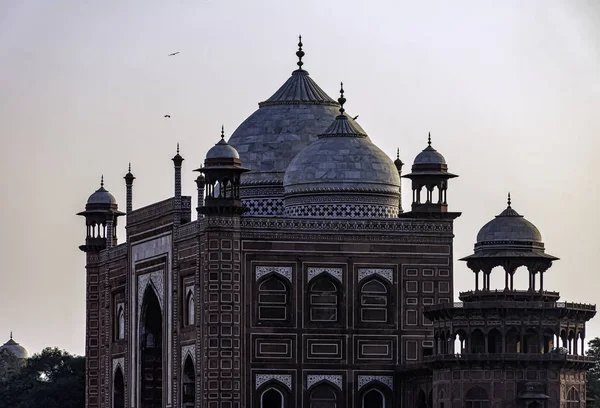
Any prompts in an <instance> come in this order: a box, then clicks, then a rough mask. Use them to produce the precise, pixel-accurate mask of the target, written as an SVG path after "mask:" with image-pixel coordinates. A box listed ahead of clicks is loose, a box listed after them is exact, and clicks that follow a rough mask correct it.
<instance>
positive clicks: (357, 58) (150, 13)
mask: <svg viewBox="0 0 600 408" xmlns="http://www.w3.org/2000/svg"><path fill="white" fill-rule="evenodd" d="M300 33H301V34H302V36H303V42H304V44H305V47H304V50H305V52H306V56H305V58H304V61H305V65H304V68H306V69H307V70H308V71H309V72H310V74H311V76H312V78H313V79H315V80H316V81H317V83H318V84H319V85H320V86H321V87H322V88H323V89H324V90H325V91H327V92H328V93H329V95H330V96H332V97H334V98H337V90H338V84H339V82H340V80H343V81H344V85H345V86H344V87H345V90H346V95H345V96H346V97H347V99H348V102H347V104H346V108H347V110H348V112H349V113H350V114H353V115H357V114H359V115H360V118H359V122H360V124H361V125H362V127H363V128H364V129H365V130H366V131H367V133H369V135H370V137H371V139H372V140H373V141H374V142H375V143H376V144H378V145H379V146H380V147H381V148H382V149H383V150H384V151H386V152H388V154H389V155H390V156H392V157H393V156H395V151H396V148H397V147H400V155H401V158H402V160H403V161H404V162H405V163H407V165H408V167H410V164H411V163H412V160H413V158H414V157H415V155H416V154H417V153H418V152H419V151H421V150H422V149H423V148H424V147H425V146H426V138H427V132H428V131H431V134H432V138H433V145H434V147H435V148H437V149H438V150H439V151H440V152H441V153H443V154H444V155H445V157H446V159H447V161H448V163H449V169H450V171H451V172H452V173H456V174H459V175H460V177H459V178H458V179H454V180H451V181H450V188H449V192H448V200H449V204H450V209H451V210H453V211H462V212H463V215H462V216H461V217H460V218H459V219H458V220H457V221H456V224H455V226H456V228H455V231H456V240H455V246H454V252H455V257H456V258H460V257H462V256H465V255H468V254H470V253H471V251H472V246H473V243H474V240H475V236H476V234H477V231H478V230H479V228H480V227H481V226H483V224H485V223H486V222H487V221H489V220H490V219H491V218H493V216H494V215H497V214H498V213H500V212H501V211H502V210H503V209H504V208H505V202H506V193H507V192H508V191H510V192H511V193H512V197H513V207H514V208H515V209H516V210H517V211H519V212H520V213H521V214H524V215H525V216H526V217H527V218H528V219H529V220H530V221H532V222H533V223H534V224H535V225H537V227H538V228H539V229H540V231H541V232H542V235H543V238H544V241H545V243H546V249H547V251H548V252H549V253H551V254H553V255H555V256H558V257H560V258H561V260H560V261H558V262H556V263H555V265H554V266H553V267H552V268H551V269H550V270H549V272H548V273H547V274H546V275H545V287H546V288H548V289H554V290H560V291H561V294H562V299H563V300H570V301H574V300H576V301H581V302H588V303H596V302H598V303H600V296H599V294H598V293H599V289H600V285H599V284H600V277H599V276H598V275H599V274H600V271H599V270H598V266H597V265H598V261H597V259H598V254H599V252H600V238H599V235H598V231H600V220H599V215H598V204H599V198H600V192H599V191H598V174H599V171H600V166H599V164H598V159H599V153H598V149H599V148H600V146H599V144H600V143H599V141H598V136H599V135H600V115H599V101H600V3H598V2H597V1H595V0H589V1H563V2H560V1H548V0H540V1H526V2H524V1H520V0H515V1H502V2H500V1H482V0H476V1H452V2H449V1H439V2H435V1H407V2H400V1H397V0H392V1H369V2H367V1H365V2H359V1H350V0H346V1H337V0H328V1H322V0H304V1H302V2H291V1H281V0H269V1H265V0H255V1H232V0H218V1H217V0H206V1H201V0H193V1H191V0H190V1H181V0H180V1H175V0H171V1H168V2H167V1H148V0H143V1H142V0H139V1H116V0H113V1H100V0H96V1H80V0H72V1H67V0H52V1H48V0H38V1H34V0H31V1H28V0H1V1H0V138H1V139H0V140H1V148H0V173H1V179H0V180H1V182H0V194H1V198H2V201H1V211H0V223H1V225H2V230H3V232H4V233H3V234H2V235H1V237H0V256H1V259H2V260H3V262H2V266H1V268H0V273H1V277H2V280H1V284H0V310H1V312H0V344H1V342H3V341H5V340H7V339H8V335H9V331H10V330H13V331H14V333H15V339H16V340H17V341H19V342H20V343H21V344H22V345H24V346H25V347H27V348H28V349H29V351H30V352H37V351H39V350H40V349H42V348H43V347H45V346H59V347H61V348H66V349H67V350H69V351H71V352H74V353H78V354H82V353H84V328H85V286H84V285H85V268H84V265H85V256H84V254H83V253H82V252H80V251H79V249H78V246H79V245H81V244H82V243H83V241H84V236H85V226H84V220H83V219H82V218H81V217H77V216H75V213H76V212H78V211H81V210H83V208H84V205H85V202H86V199H87V197H88V196H89V195H90V194H91V193H92V192H93V191H94V190H95V189H96V188H97V187H98V184H99V180H100V175H101V174H104V178H105V182H106V184H105V185H106V187H107V188H108V189H109V190H110V191H111V192H112V193H113V194H114V195H115V196H116V197H117V199H118V201H119V203H120V205H121V209H124V208H125V187H124V182H123V179H122V177H123V175H124V174H125V173H126V170H127V163H128V162H129V161H131V163H132V168H133V173H134V174H135V176H136V177H137V180H136V181H135V185H134V207H140V206H143V205H147V204H150V203H152V202H155V201H157V200H161V199H164V198H166V197H169V196H171V195H172V190H173V182H172V178H173V177H172V174H173V171H172V162H171V160H170V159H171V157H172V156H173V155H174V153H175V145H176V143H177V142H180V144H181V153H182V155H183V156H184V157H185V159H186V161H185V162H184V172H183V192H184V194H187V195H193V196H194V200H195V184H194V183H193V180H194V177H195V176H194V173H192V170H193V169H195V168H197V167H198V166H199V164H200V163H201V162H202V161H203V159H204V155H205V153H206V151H207V149H208V148H209V147H210V146H211V145H213V144H214V143H215V142H217V141H218V137H219V134H220V127H221V124H224V125H225V131H226V133H227V134H228V135H230V134H231V132H232V131H233V130H234V129H235V128H236V127H237V126H238V125H239V124H240V123H241V122H242V121H243V120H244V119H245V118H246V117H247V116H249V115H250V114H251V113H252V112H253V111H254V110H255V109H256V108H257V103H258V102H259V101H262V100H265V99H267V98H268V97H269V96H271V94H272V93H273V92H274V91H275V90H276V89H277V88H278V87H279V86H280V85H281V84H283V82H284V81H285V80H286V79H287V78H288V76H289V74H290V73H291V71H292V70H293V69H294V68H295V67H296V66H295V62H296V57H295V54H294V53H295V51H296V43H297V35H298V34H300ZM175 51H180V52H181V54H179V55H177V56H175V57H167V54H169V53H171V52H175ZM165 114H170V115H171V119H170V120H168V119H165V118H163V115H165ZM407 170H408V169H407ZM403 183H404V184H403V187H404V189H405V191H407V190H409V189H410V186H409V183H408V181H406V180H405V181H403ZM403 204H404V206H405V208H409V205H410V194H405V197H404V202H403ZM119 232H120V237H119V238H120V242H122V240H123V229H122V228H121V229H120V230H119ZM518 274H519V275H520V278H519V279H517V282H518V283H519V284H520V285H521V288H523V289H524V288H526V282H527V279H526V277H525V273H524V271H521V270H519V271H518ZM454 277H455V289H456V291H457V292H458V291H461V290H467V289H471V288H472V287H473V284H474V279H473V274H472V273H471V272H470V271H469V270H468V269H467V268H466V266H465V265H464V263H462V262H455V273H454ZM503 279H504V278H503V275H502V273H501V272H500V271H497V272H496V273H495V274H493V275H492V284H494V283H496V284H497V286H501V285H502V284H503ZM597 335H600V317H597V318H596V319H595V320H594V321H593V323H591V324H590V325H589V326H588V336H587V337H588V338H591V337H592V336H597Z"/></svg>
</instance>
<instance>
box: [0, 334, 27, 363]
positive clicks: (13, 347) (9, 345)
mask: <svg viewBox="0 0 600 408" xmlns="http://www.w3.org/2000/svg"><path fill="white" fill-rule="evenodd" d="M2 350H6V351H8V352H10V353H12V354H13V355H15V356H16V357H18V358H21V359H26V358H28V357H29V353H28V352H27V349H25V347H23V346H21V345H20V344H19V343H17V342H16V341H14V339H13V334H12V332H10V339H8V341H7V342H6V343H4V344H3V345H2V346H0V351H2Z"/></svg>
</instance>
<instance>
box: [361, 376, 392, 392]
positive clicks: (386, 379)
mask: <svg viewBox="0 0 600 408" xmlns="http://www.w3.org/2000/svg"><path fill="white" fill-rule="evenodd" d="M373 381H379V382H380V383H382V384H383V385H385V386H387V387H388V388H389V389H390V390H392V391H394V377H393V376H391V375H359V376H358V389H359V390H360V389H361V388H362V387H364V386H365V385H367V384H369V383H371V382H373Z"/></svg>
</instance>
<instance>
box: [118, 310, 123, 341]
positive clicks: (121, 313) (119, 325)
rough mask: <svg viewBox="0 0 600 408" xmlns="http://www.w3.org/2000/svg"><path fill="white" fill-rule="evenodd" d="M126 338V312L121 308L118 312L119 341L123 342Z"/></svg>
mask: <svg viewBox="0 0 600 408" xmlns="http://www.w3.org/2000/svg"><path fill="white" fill-rule="evenodd" d="M124 338H125V311H124V310H123V306H119V310H118V311H117V340H123V339H124Z"/></svg>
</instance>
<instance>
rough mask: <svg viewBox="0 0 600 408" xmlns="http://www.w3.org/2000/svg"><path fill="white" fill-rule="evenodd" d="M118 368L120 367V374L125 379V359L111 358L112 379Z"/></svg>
mask: <svg viewBox="0 0 600 408" xmlns="http://www.w3.org/2000/svg"><path fill="white" fill-rule="evenodd" d="M118 367H121V373H122V374H123V378H125V357H119V358H113V361H112V373H113V379H114V378H115V374H116V373H117V368H118Z"/></svg>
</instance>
